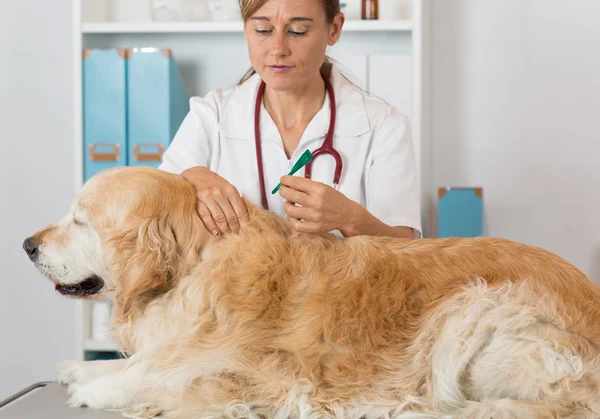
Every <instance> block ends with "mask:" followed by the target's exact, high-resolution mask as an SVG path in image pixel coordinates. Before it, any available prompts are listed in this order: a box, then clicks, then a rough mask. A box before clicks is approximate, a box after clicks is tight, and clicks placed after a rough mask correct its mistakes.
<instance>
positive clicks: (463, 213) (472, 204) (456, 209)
mask: <svg viewBox="0 0 600 419" xmlns="http://www.w3.org/2000/svg"><path fill="white" fill-rule="evenodd" d="M483 234H484V232H483V189H482V188H452V187H443V188H439V190H438V237H477V236H483Z"/></svg>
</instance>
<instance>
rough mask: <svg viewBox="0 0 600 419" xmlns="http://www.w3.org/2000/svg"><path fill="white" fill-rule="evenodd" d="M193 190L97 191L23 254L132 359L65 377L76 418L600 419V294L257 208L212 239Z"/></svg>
mask: <svg viewBox="0 0 600 419" xmlns="http://www.w3.org/2000/svg"><path fill="white" fill-rule="evenodd" d="M195 203H196V196H195V193H194V190H193V188H192V186H191V185H190V184H188V183H187V182H186V181H185V180H184V179H183V178H182V177H180V176H178V175H173V174H169V173H166V172H163V171H160V170H158V169H152V168H148V167H138V168H133V167H127V168H118V169H110V170H107V171H104V172H102V173H100V174H98V175H96V176H95V177H94V178H92V179H91V180H89V181H88V182H87V183H86V184H85V185H84V187H83V188H82V190H81V191H80V192H79V194H78V196H77V197H76V199H75V201H74V203H73V206H72V208H71V211H70V213H69V214H68V215H67V216H66V217H65V218H63V219H62V220H61V221H59V222H57V223H56V224H53V225H51V226H49V227H47V228H44V229H43V230H41V231H39V232H37V233H36V234H34V235H33V236H31V237H30V238H28V239H26V240H25V242H24V244H23V246H24V248H25V250H26V252H27V254H28V255H29V257H30V258H31V259H32V260H33V261H34V262H35V265H36V266H37V268H38V269H39V270H40V271H41V272H42V273H43V274H44V275H45V276H47V277H48V278H49V279H51V280H52V282H53V283H54V284H55V287H56V289H57V290H58V291H59V292H61V293H62V294H65V295H69V296H72V297H77V298H87V299H94V298H108V299H111V300H113V301H114V313H113V317H112V320H111V330H112V337H113V338H114V340H115V341H116V342H117V343H118V344H119V345H120V349H121V350H122V351H123V352H124V353H125V354H126V355H127V356H126V357H125V358H124V359H119V360H111V361H94V362H79V361H68V362H63V363H61V364H60V366H59V370H58V378H59V380H60V381H61V382H63V383H65V384H66V385H68V390H67V391H68V393H69V395H70V399H69V403H70V404H71V405H72V406H88V407H89V408H94V409H116V410H120V411H122V413H123V414H124V415H127V416H133V417H153V416H157V415H160V416H161V417H167V418H205V417H211V418H214V417H219V418H220V417H225V418H276V419H286V418H297V419H315V418H336V419H342V418H344V419H348V418H355V419H358V418H367V419H370V418H430V417H431V418H434V417H444V418H451V417H452V418H454V417H456V418H539V417H543V418H546V417H548V418H550V417H552V418H554V417H561V418H562V417H565V418H566V417H572V418H575V417H577V418H587V417H590V418H592V417H597V416H599V415H600V365H599V362H600V357H599V355H600V347H599V346H598V345H599V344H600V291H599V288H598V287H597V286H596V285H594V284H593V283H592V282H591V281H590V280H589V279H588V278H586V276H585V275H584V274H583V273H582V272H580V271H579V270H578V269H576V268H575V267H574V266H573V265H571V264H569V263H567V262H566V261H565V260H563V259H561V258H560V257H558V256H556V255H554V254H552V253H549V252H547V251H545V250H543V249H540V248H535V247H531V246H527V245H524V244H519V243H516V242H512V241H508V240H503V239H498V238H485V237H480V238H471V239H469V238H465V239H459V238H449V239H422V240H403V239H393V238H384V237H368V236H361V237H352V238H345V239H342V238H339V237H335V236H333V235H329V234H321V235H317V234H303V233H298V232H296V231H295V230H293V229H292V228H291V226H290V225H289V224H288V222H287V221H286V220H284V219H283V218H281V217H279V216H277V215H274V214H272V213H269V212H267V211H265V210H263V209H262V208H259V207H256V206H253V205H252V204H251V203H249V202H247V205H248V207H249V212H250V216H249V218H248V219H247V220H246V221H244V223H243V225H242V228H241V231H240V233H239V234H236V235H228V236H226V237H214V236H212V235H210V234H209V233H208V232H207V231H206V229H205V228H204V226H203V224H202V222H201V221H200V218H199V217H198V216H197V213H196V210H195Z"/></svg>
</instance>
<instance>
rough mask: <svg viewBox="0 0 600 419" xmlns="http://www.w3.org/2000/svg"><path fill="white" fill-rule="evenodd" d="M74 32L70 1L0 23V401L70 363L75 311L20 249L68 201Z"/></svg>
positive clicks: (31, 5)
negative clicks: (57, 366)
mask: <svg viewBox="0 0 600 419" xmlns="http://www.w3.org/2000/svg"><path fill="white" fill-rule="evenodd" d="M71 22H72V20H71V5H70V2H69V1H58V2H57V1H53V2H49V1H47V0H31V1H27V2H22V1H13V2H3V5H2V12H1V13H0V57H1V58H0V61H1V63H2V65H0V144H1V148H0V153H1V155H0V156H1V159H2V165H0V180H1V181H0V220H2V221H1V222H0V267H1V274H0V275H1V276H0V281H1V284H2V290H1V291H0V336H2V337H1V338H0V399H4V398H6V397H8V396H9V395H11V394H13V393H14V392H16V391H18V390H20V389H21V388H23V387H26V386H27V385H29V384H31V383H33V382H37V381H41V380H48V379H54V377H55V364H56V362H57V361H59V360H61V359H65V358H72V357H74V356H75V306H74V304H73V302H71V301H68V300H66V299H65V298H61V297H59V296H57V295H55V294H54V290H53V287H52V284H51V283H50V282H49V281H48V280H47V279H45V278H43V277H42V276H41V275H40V274H38V273H37V271H36V270H35V269H34V267H33V265H32V264H31V262H29V260H28V259H27V256H26V255H25V252H24V251H23V249H22V248H21V243H22V242H23V240H24V239H25V237H27V236H28V235H30V234H32V233H33V232H34V231H35V230H36V229H38V228H40V227H42V226H44V225H46V224H48V223H51V222H53V221H55V220H56V219H58V218H59V217H62V216H63V215H64V214H65V213H66V212H67V211H68V209H69V205H70V202H71V200H72V198H73V196H74V191H75V186H74V185H75V180H74V174H73V173H74V172H73V146H72V141H73V140H72V138H73V137H72V126H73V123H72V117H71V114H72V87H71V75H72V70H71V68H72V64H71V63H72V58H71V57H72V52H71V51H72V49H71V43H72V38H71V28H72V23H71Z"/></svg>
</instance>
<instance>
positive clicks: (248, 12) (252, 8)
mask: <svg viewBox="0 0 600 419" xmlns="http://www.w3.org/2000/svg"><path fill="white" fill-rule="evenodd" d="M267 1H268V0H239V2H240V9H241V11H242V20H243V21H244V22H247V21H248V19H250V17H251V16H252V15H253V14H254V13H256V11H257V10H258V9H260V8H261V7H262V6H263V5H264V4H265V3H266V2H267ZM320 1H321V3H322V4H323V8H324V9H325V15H326V19H327V22H328V23H333V18H334V17H335V16H336V15H337V14H338V13H339V12H340V0H320ZM323 64H324V65H325V64H327V68H329V64H331V62H330V59H329V57H325V61H324V63H323ZM255 73H256V71H255V70H254V69H253V68H251V69H250V70H248V71H247V72H246V74H244V77H242V78H241V80H240V81H239V82H238V84H242V83H244V82H245V81H246V80H248V79H249V78H250V77H252V76H253V75H254V74H255Z"/></svg>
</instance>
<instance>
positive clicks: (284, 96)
mask: <svg viewBox="0 0 600 419" xmlns="http://www.w3.org/2000/svg"><path fill="white" fill-rule="evenodd" d="M324 100H325V83H324V82H323V79H322V78H321V75H320V74H318V75H317V76H316V77H313V78H312V79H311V80H310V81H309V82H308V83H306V84H305V85H303V86H302V87H300V88H298V89H296V90H294V91H289V92H278V91H273V90H270V89H269V87H268V86H267V88H266V89H265V99H264V103H265V108H266V109H267V111H268V112H269V114H270V115H271V117H272V118H273V120H274V121H275V124H277V127H278V128H279V129H280V130H281V131H291V130H294V129H301V130H302V131H304V128H306V126H307V125H308V123H309V122H310V121H311V120H312V118H313V117H314V116H315V115H316V114H317V112H319V110H320V109H321V107H323V102H324Z"/></svg>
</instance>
